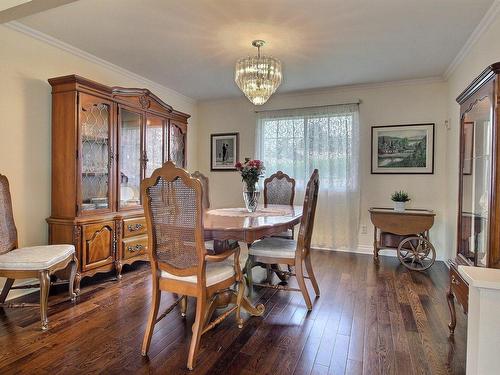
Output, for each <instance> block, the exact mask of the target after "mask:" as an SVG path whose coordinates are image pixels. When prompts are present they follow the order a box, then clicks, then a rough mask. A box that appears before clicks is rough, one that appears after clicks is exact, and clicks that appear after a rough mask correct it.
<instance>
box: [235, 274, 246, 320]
mask: <svg viewBox="0 0 500 375" xmlns="http://www.w3.org/2000/svg"><path fill="white" fill-rule="evenodd" d="M244 296H245V282H244V281H243V280H240V282H239V283H238V295H237V296H236V306H238V307H237V309H236V323H237V324H238V328H243V319H242V318H241V301H243V297H244Z"/></svg>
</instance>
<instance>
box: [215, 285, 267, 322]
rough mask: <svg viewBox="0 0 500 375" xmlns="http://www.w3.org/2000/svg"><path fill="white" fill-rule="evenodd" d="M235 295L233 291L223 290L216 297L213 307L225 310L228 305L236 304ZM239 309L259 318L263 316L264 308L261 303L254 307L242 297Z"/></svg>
mask: <svg viewBox="0 0 500 375" xmlns="http://www.w3.org/2000/svg"><path fill="white" fill-rule="evenodd" d="M237 296H238V295H237V293H236V292H235V291H234V290H230V289H228V290H225V291H223V292H220V293H219V294H218V295H217V298H216V301H215V306H216V308H217V309H222V308H226V307H227V306H228V305H230V304H236V299H237ZM241 308H242V309H244V310H245V311H247V312H248V313H249V314H250V315H252V316H261V315H262V314H264V311H265V307H264V305H263V304H262V303H260V304H258V305H257V306H254V305H253V304H252V302H250V300H249V299H248V298H247V297H246V296H245V295H244V296H243V298H242V300H241Z"/></svg>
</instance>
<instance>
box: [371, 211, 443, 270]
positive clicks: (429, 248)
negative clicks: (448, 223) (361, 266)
mask: <svg viewBox="0 0 500 375" xmlns="http://www.w3.org/2000/svg"><path fill="white" fill-rule="evenodd" d="M369 212H370V218H371V221H372V223H373V225H374V227H375V229H374V233H373V257H374V259H375V260H378V252H379V250H381V249H396V250H397V253H398V258H399V261H400V262H401V264H402V265H403V266H405V267H406V268H408V269H410V270H415V271H424V270H426V269H428V268H429V267H430V266H432V265H433V264H434V261H435V260H436V250H435V249H434V246H433V245H432V243H431V242H430V240H429V230H430V229H431V227H432V225H433V224H434V216H435V215H436V214H435V213H434V212H433V211H431V210H423V209H408V210H405V211H403V212H397V211H394V210H393V209H392V208H383V207H372V208H370V209H369Z"/></svg>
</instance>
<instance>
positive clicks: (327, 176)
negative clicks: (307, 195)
mask: <svg viewBox="0 0 500 375" xmlns="http://www.w3.org/2000/svg"><path fill="white" fill-rule="evenodd" d="M358 118H359V106H358V105H357V104H349V105H338V106H328V107H315V108H307V109H294V110H284V111H268V112H261V113H259V116H258V121H257V142H256V144H257V157H258V158H260V159H261V160H262V161H263V162H264V165H265V167H266V175H271V174H273V173H275V172H276V171H278V170H281V171H283V172H285V173H286V174H288V175H289V176H291V177H293V178H295V180H296V190H297V194H296V198H295V204H301V203H302V202H301V199H302V197H303V193H304V187H305V185H306V184H307V181H308V180H309V176H310V175H311V173H312V172H313V170H314V169H315V168H318V170H319V176H320V188H319V196H318V206H317V209H316V220H315V224H314V233H313V238H312V241H313V246H315V247H320V248H328V249H342V248H347V249H355V248H357V244H358V226H359V202H360V196H359V121H358Z"/></svg>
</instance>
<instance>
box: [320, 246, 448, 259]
mask: <svg viewBox="0 0 500 375" xmlns="http://www.w3.org/2000/svg"><path fill="white" fill-rule="evenodd" d="M312 249H313V250H326V251H339V252H342V253H354V254H368V255H373V246H370V245H359V246H358V247H356V248H354V249H346V248H341V249H332V248H327V247H317V246H314V247H313V248H312ZM378 254H379V255H385V256H390V257H396V256H397V254H396V251H395V250H392V249H383V250H379V252H378ZM436 260H445V259H444V258H442V257H440V256H436ZM445 263H446V262H445Z"/></svg>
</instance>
